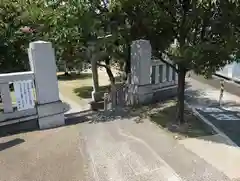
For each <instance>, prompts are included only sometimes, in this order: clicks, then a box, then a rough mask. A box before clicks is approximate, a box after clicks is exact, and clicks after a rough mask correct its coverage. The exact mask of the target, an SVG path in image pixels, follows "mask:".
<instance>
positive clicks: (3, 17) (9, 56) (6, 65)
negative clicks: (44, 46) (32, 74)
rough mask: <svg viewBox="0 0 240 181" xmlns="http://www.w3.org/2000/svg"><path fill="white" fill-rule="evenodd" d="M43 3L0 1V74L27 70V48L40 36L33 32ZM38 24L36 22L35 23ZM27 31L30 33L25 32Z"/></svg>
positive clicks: (18, 0) (15, 0)
mask: <svg viewBox="0 0 240 181" xmlns="http://www.w3.org/2000/svg"><path fill="white" fill-rule="evenodd" d="M43 8H44V1H40V0H38V1H34V2H33V1H32V2H31V1H28V0H14V1H7V0H3V1H0V72H1V73H6V72H16V71H24V70H28V69H29V61H28V55H27V48H28V45H29V43H30V42H31V41H34V40H36V39H38V38H39V37H41V36H42V35H41V34H39V33H38V32H36V31H35V27H38V26H36V25H37V24H39V23H40V21H38V20H41V17H42V16H41V15H42V13H41V9H43ZM36 20H37V21H38V22H37V21H36ZM27 29H29V30H30V31H28V32H26V30H27Z"/></svg>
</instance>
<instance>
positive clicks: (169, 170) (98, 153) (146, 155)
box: [81, 119, 230, 181]
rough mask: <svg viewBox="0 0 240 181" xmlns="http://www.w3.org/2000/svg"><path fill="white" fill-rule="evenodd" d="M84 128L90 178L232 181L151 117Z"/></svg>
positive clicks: (125, 180) (90, 125) (121, 120)
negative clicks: (140, 121)
mask: <svg viewBox="0 0 240 181" xmlns="http://www.w3.org/2000/svg"><path fill="white" fill-rule="evenodd" d="M81 127H82V129H81V130H82V131H81V135H83V137H84V142H85V143H86V151H85V152H86V153H87V155H88V156H87V157H88V158H89V159H88V160H90V162H89V166H88V168H90V171H89V172H88V173H89V176H88V178H91V180H106V181H107V180H121V181H135V180H139V181H149V180H153V181H155V180H156V181H192V180H194V181H203V180H204V181H219V180H221V181H224V180H226V181H227V180H229V181H230V179H229V178H228V177H227V176H226V175H224V174H223V173H222V172H220V171H219V170H217V169H216V168H214V167H213V166H211V165H210V164H209V163H207V162H206V161H205V160H203V159H201V158H200V157H199V156H197V155H196V154H194V153H192V152H191V151H189V150H188V149H186V148H185V147H184V146H183V145H181V144H179V143H178V141H177V140H175V139H173V137H172V136H171V135H168V133H167V132H166V131H164V130H161V129H160V128H159V127H158V126H156V125H155V124H153V123H151V122H150V121H149V120H144V122H143V123H139V124H137V123H135V122H134V121H133V120H131V119H119V120H115V121H110V122H104V123H103V122H100V123H96V124H89V123H83V124H81Z"/></svg>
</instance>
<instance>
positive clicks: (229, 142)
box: [185, 101, 238, 147]
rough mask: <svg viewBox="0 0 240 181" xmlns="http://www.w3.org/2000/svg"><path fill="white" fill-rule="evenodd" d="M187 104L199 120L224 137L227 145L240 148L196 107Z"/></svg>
mask: <svg viewBox="0 0 240 181" xmlns="http://www.w3.org/2000/svg"><path fill="white" fill-rule="evenodd" d="M185 104H186V106H187V107H188V108H190V109H191V110H192V111H193V113H194V114H195V115H196V116H197V117H198V118H199V119H201V120H202V121H203V122H204V123H206V124H207V125H209V126H210V127H211V128H212V129H213V130H214V131H215V132H216V133H218V134H219V135H221V136H222V137H224V138H225V139H226V141H227V143H228V144H229V145H231V146H236V147H238V145H237V144H236V143H234V141H232V140H231V139H230V138H229V137H228V136H227V135H226V134H225V133H223V132H222V131H220V130H219V129H218V128H217V127H216V126H215V125H213V124H212V123H211V122H210V121H208V119H206V118H205V117H204V116H203V115H201V114H200V113H199V112H198V111H197V110H196V109H195V108H194V107H192V106H191V105H190V104H189V103H188V102H187V101H185Z"/></svg>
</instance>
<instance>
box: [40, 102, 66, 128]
mask: <svg viewBox="0 0 240 181" xmlns="http://www.w3.org/2000/svg"><path fill="white" fill-rule="evenodd" d="M37 110H38V116H39V118H38V123H39V128H40V129H47V128H53V127H58V126H61V125H64V124H65V120H64V111H65V106H64V104H63V103H62V102H61V101H58V102H53V103H49V104H43V105H38V106H37Z"/></svg>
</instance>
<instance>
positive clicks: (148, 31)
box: [111, 0, 240, 74]
mask: <svg viewBox="0 0 240 181" xmlns="http://www.w3.org/2000/svg"><path fill="white" fill-rule="evenodd" d="M111 8H112V10H113V11H114V12H115V13H116V14H118V17H120V18H124V22H125V26H127V25H128V27H130V28H129V33H130V37H131V38H132V39H139V38H145V39H149V40H150V41H151V45H152V48H153V50H154V53H155V56H159V57H160V56H161V55H162V53H165V54H167V55H168V56H169V57H170V58H171V59H172V60H173V61H174V62H175V63H177V64H179V65H181V67H183V68H184V69H185V70H186V71H187V70H189V69H194V70H195V71H196V72H198V73H202V74H207V73H213V72H215V71H216V70H217V69H219V68H220V67H222V66H224V65H225V64H226V63H229V62H230V61H233V59H232V58H231V57H232V56H234V57H235V56H237V55H238V54H239V23H238V21H237V20H238V19H239V10H240V7H239V3H238V1H230V0H229V1H210V0H209V1H200V0H194V1H190V0H187V1H181V0H180V1H171V0H158V1H157V0H154V1H149V0H146V1H145V0H144V1H143V0H132V1H127V0H115V1H113V3H112V6H111ZM121 15H122V17H121Z"/></svg>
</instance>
